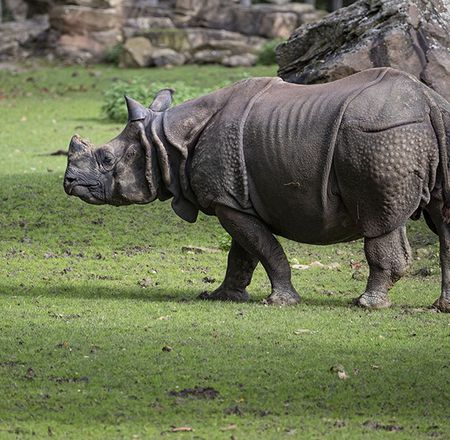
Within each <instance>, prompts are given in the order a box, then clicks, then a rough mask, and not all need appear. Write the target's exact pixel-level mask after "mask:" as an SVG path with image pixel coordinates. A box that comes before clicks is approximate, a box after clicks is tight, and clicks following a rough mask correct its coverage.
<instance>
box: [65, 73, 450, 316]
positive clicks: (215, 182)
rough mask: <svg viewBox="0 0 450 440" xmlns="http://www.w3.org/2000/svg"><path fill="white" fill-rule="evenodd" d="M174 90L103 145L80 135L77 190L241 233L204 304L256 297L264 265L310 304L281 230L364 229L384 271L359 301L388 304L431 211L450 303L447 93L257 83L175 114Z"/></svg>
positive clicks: (71, 187)
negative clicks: (295, 279) (252, 290)
mask: <svg viewBox="0 0 450 440" xmlns="http://www.w3.org/2000/svg"><path fill="white" fill-rule="evenodd" d="M171 93H172V92H171V91H170V90H163V91H161V92H160V93H158V95H157V96H156V98H155V101H154V102H153V103H152V105H151V106H150V108H149V109H147V108H145V107H144V106H142V105H141V104H139V103H137V102H135V101H133V100H132V99H130V98H127V105H128V110H129V122H128V124H127V126H126V127H125V129H124V131H123V132H122V133H121V134H120V135H119V136H118V137H117V138H115V139H113V140H112V141H111V142H109V143H108V144H106V145H104V146H103V147H100V148H99V149H97V150H93V149H92V148H91V147H90V146H89V145H87V144H86V143H85V142H84V141H82V140H81V139H80V138H78V137H74V138H73V139H72V142H71V145H70V148H69V161H68V168H67V171H66V178H65V189H66V192H67V193H68V194H71V195H77V196H79V197H81V198H82V199H83V200H85V201H87V202H89V203H110V204H115V205H121V204H129V203H149V202H151V201H153V200H154V199H155V198H158V199H160V200H165V199H167V198H172V207H173V209H174V211H175V212H176V213H177V214H178V215H179V216H180V217H182V218H183V219H185V220H187V221H190V222H194V221H195V220H196V218H197V214H198V211H199V210H200V211H203V212H205V213H206V214H210V215H216V216H217V217H218V218H219V221H220V222H221V224H222V226H223V227H224V228H225V229H226V230H227V231H228V232H229V233H230V235H231V236H232V238H233V240H232V246H231V250H230V253H229V256H228V268H227V273H226V276H225V280H224V282H223V283H222V285H221V286H220V287H219V288H218V289H217V290H216V291H214V292H213V293H211V294H210V295H203V298H207V299H219V300H235V301H243V300H246V299H248V294H247V292H246V290H245V289H246V287H247V286H248V284H249V283H250V281H251V276H252V273H253V270H254V268H255V267H256V264H257V263H258V262H261V263H262V264H263V266H264V268H265V269H266V271H267V273H268V276H269V278H270V280H271V284H272V292H271V295H270V296H269V298H268V302H269V303H273V304H295V303H298V302H299V300H300V297H299V295H298V294H297V292H296V290H295V289H294V287H293V286H292V284H291V273H290V268H289V264H288V262H287V259H286V256H285V254H284V252H283V250H282V248H281V246H280V245H279V243H278V241H277V240H276V239H275V237H274V236H273V235H272V234H273V233H274V234H278V235H281V236H284V237H287V238H289V239H292V240H296V241H300V242H304V243H314V244H329V243H336V242H343V241H349V240H353V239H356V238H360V237H364V238H365V252H366V257H367V260H368V263H369V267H370V275H369V280H368V283H367V287H366V290H365V292H364V293H363V294H362V295H361V296H360V297H359V298H357V300H356V303H357V304H358V305H360V306H363V307H371V308H381V307H387V306H388V305H389V301H388V297H387V292H388V289H389V288H390V287H391V286H392V284H393V283H394V282H395V281H397V280H398V279H399V278H400V277H401V276H402V275H403V273H404V272H405V270H406V268H407V266H408V263H409V260H410V248H409V244H408V242H407V239H406V235H405V223H406V221H407V220H408V219H409V218H410V217H412V216H415V217H417V216H418V215H419V214H420V212H421V211H423V212H424V213H425V216H426V220H427V223H428V224H429V225H430V227H431V228H432V229H433V230H434V231H435V232H437V233H438V235H439V238H440V242H441V266H442V271H443V283H442V293H441V297H440V298H439V299H438V300H437V301H436V303H435V307H437V308H439V309H440V310H442V311H449V310H450V255H447V253H448V252H450V251H447V249H450V232H449V227H448V220H449V218H450V215H449V213H450V209H449V206H450V196H449V194H450V188H449V182H448V159H447V157H448V147H449V145H450V143H449V142H448V137H449V136H450V116H449V115H450V105H449V104H448V103H447V102H446V101H445V100H444V99H443V98H441V97H440V96H439V95H437V94H436V93H434V92H433V91H432V90H431V89H428V88H427V87H426V86H424V85H423V84H421V83H420V82H418V81H417V80H415V79H414V78H412V77H411V76H409V75H407V74H405V73H402V72H399V71H396V70H394V69H389V68H382V69H369V70H367V71H364V72H361V73H359V74H356V75H353V76H350V77H347V78H344V79H342V80H339V81H335V82H332V83H328V84H321V85H313V86H301V85H294V84H289V83H285V82H283V81H282V80H280V79H278V78H256V79H249V80H245V81H242V82H240V83H237V84H235V85H233V86H230V87H227V88H225V89H221V90H218V91H217V92H214V93H211V94H209V95H206V96H204V97H201V98H198V99H195V100H192V101H188V102H186V103H184V104H181V105H179V106H177V107H174V108H171V109H169V106H170V102H171ZM105 161H106V163H105Z"/></svg>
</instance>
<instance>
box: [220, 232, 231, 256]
mask: <svg viewBox="0 0 450 440" xmlns="http://www.w3.org/2000/svg"><path fill="white" fill-rule="evenodd" d="M230 248H231V236H230V235H229V234H228V233H227V232H223V233H222V234H221V235H220V236H219V249H221V250H223V251H226V252H228V251H229V250H230Z"/></svg>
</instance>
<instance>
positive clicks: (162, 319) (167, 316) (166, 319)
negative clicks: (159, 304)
mask: <svg viewBox="0 0 450 440" xmlns="http://www.w3.org/2000/svg"><path fill="white" fill-rule="evenodd" d="M169 319H170V316H169V315H166V316H160V317H159V318H156V320H157V321H168V320H169Z"/></svg>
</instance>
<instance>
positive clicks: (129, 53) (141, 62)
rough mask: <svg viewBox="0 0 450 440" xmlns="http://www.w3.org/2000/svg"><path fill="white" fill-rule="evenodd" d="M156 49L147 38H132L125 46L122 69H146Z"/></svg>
mask: <svg viewBox="0 0 450 440" xmlns="http://www.w3.org/2000/svg"><path fill="white" fill-rule="evenodd" d="M154 50H155V49H154V47H153V45H152V44H151V43H150V41H149V40H148V39H147V38H144V37H135V38H130V39H129V40H127V41H126V42H125V44H124V45H123V51H122V54H121V57H120V62H119V64H120V66H121V67H146V66H148V65H150V62H151V58H152V55H153V52H154Z"/></svg>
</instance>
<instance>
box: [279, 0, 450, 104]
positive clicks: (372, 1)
mask: <svg viewBox="0 0 450 440" xmlns="http://www.w3.org/2000/svg"><path fill="white" fill-rule="evenodd" d="M449 47H450V3H449V2H448V1H446V0H360V1H358V2H356V3H354V4H353V5H351V6H349V7H347V8H343V9H340V10H338V11H336V12H334V13H333V14H330V15H328V16H327V17H325V18H324V19H323V20H321V21H320V22H318V23H315V24H309V25H304V26H301V27H300V28H298V29H297V30H296V31H295V32H294V33H293V34H292V35H291V37H290V38H289V40H288V41H287V42H285V43H282V44H281V45H280V46H278V48H277V51H276V53H277V62H278V65H279V71H278V73H279V75H280V76H281V77H282V78H283V79H285V80H286V81H290V82H294V83H302V84H310V83H320V82H326V81H332V80H336V79H339V78H342V77H344V76H347V75H350V74H352V73H355V72H358V71H361V70H364V69H367V68H371V67H381V66H391V67H395V68H397V69H401V70H404V71H407V72H409V73H411V74H413V75H414V76H416V77H417V78H419V79H421V80H422V81H423V82H425V83H426V84H428V85H429V86H431V87H432V88H434V89H435V90H436V91H438V92H439V93H440V94H441V95H442V96H444V97H446V98H447V99H449V100H450V87H449V84H450V51H449Z"/></svg>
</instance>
